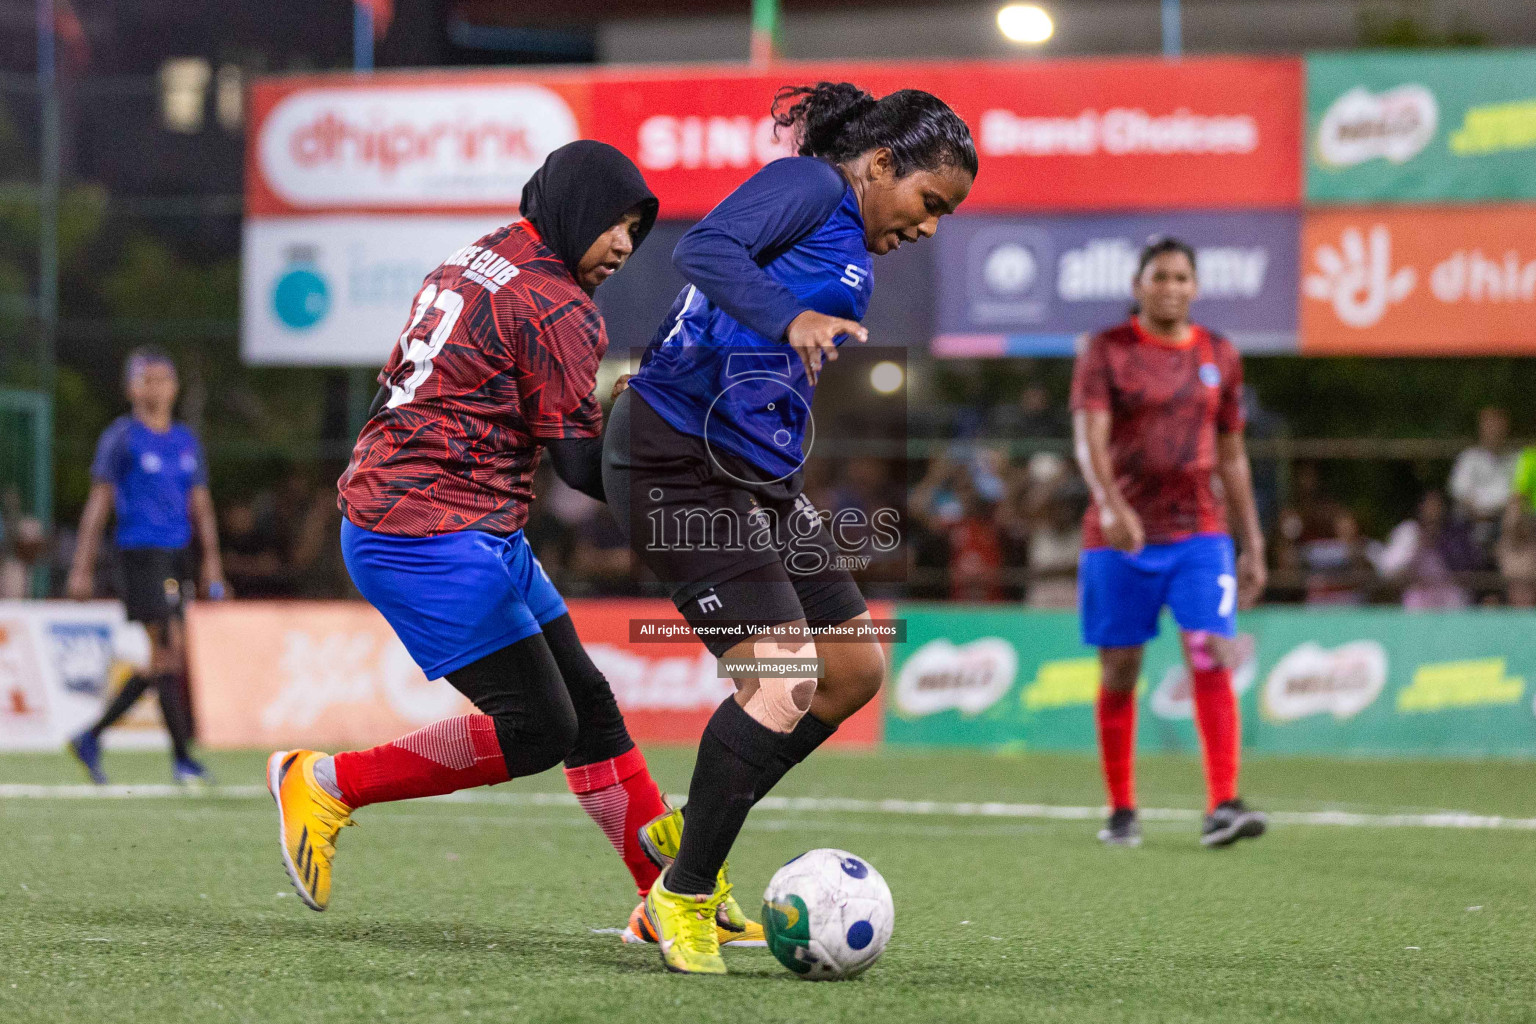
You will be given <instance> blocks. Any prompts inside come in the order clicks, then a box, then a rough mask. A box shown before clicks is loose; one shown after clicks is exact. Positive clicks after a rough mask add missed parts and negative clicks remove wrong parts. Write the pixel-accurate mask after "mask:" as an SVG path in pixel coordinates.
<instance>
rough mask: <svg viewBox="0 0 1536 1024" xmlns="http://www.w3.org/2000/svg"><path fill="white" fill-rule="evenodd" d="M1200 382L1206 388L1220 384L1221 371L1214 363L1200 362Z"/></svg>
mask: <svg viewBox="0 0 1536 1024" xmlns="http://www.w3.org/2000/svg"><path fill="white" fill-rule="evenodd" d="M1200 383H1202V384H1204V385H1205V386H1206V387H1208V388H1214V387H1220V386H1221V371H1220V370H1218V369H1217V368H1216V364H1215V363H1202V364H1201V366H1200Z"/></svg>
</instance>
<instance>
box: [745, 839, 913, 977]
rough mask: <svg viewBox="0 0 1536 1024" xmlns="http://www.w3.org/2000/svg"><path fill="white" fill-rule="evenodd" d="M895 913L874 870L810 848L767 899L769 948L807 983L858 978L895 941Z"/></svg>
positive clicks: (783, 871) (846, 856)
mask: <svg viewBox="0 0 1536 1024" xmlns="http://www.w3.org/2000/svg"><path fill="white" fill-rule="evenodd" d="M895 918H896V911H895V906H894V904H893V903H892V901H891V890H890V888H889V887H888V886H887V885H886V884H885V879H884V878H882V877H881V876H880V872H878V871H876V870H875V868H874V866H873V865H871V864H870V863H869V862H868V861H866V860H864V859H862V858H860V857H855V856H853V855H852V854H850V853H847V852H845V851H843V850H827V849H822V850H812V851H810V852H809V853H804V854H801V855H800V856H799V857H796V858H795V859H794V860H792V861H790V862H789V863H788V864H785V865H784V866H783V867H782V868H780V869H779V870H778V871H777V872H776V873H775V874H774V876H773V880H772V881H771V882H769V883H768V889H767V891H766V892H764V893H763V932H764V935H765V937H766V938H767V940H768V949H769V952H771V953H772V954H773V955H774V957H775V958H776V959H777V960H778V961H779V962H780V963H781V964H783V965H784V966H785V967H787V968H788V969H789V970H791V971H793V972H794V973H795V974H796V975H798V976H799V977H801V978H804V979H806V980H807V981H837V980H845V979H848V978H853V977H856V976H858V975H859V974H861V973H863V972H864V971H865V970H867V969H868V968H869V965H870V964H872V963H874V962H875V960H876V959H878V958H879V956H880V954H881V953H882V952H883V951H884V949H885V945H886V943H887V942H889V941H890V938H891V929H892V926H893V925H894V924H895Z"/></svg>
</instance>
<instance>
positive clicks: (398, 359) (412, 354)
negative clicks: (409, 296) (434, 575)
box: [338, 221, 608, 537]
mask: <svg viewBox="0 0 1536 1024" xmlns="http://www.w3.org/2000/svg"><path fill="white" fill-rule="evenodd" d="M607 350H608V335H607V333H606V331H605V330H604V328H603V319H602V316H601V314H599V313H598V310H597V306H596V305H595V304H594V303H593V302H592V299H591V297H590V296H589V295H587V293H586V292H584V291H582V289H581V287H580V285H578V284H577V283H576V280H575V279H574V278H573V277H572V276H571V274H570V272H569V271H568V270H567V269H566V267H565V264H564V263H562V262H561V261H560V258H559V257H558V256H556V255H555V253H554V252H553V251H552V250H550V249H549V247H548V246H546V245H545V244H544V242H543V240H542V239H541V238H540V237H539V233H538V231H537V229H535V228H534V227H533V225H531V224H529V223H528V222H527V221H519V222H518V223H516V224H511V225H508V226H507V227H503V228H498V229H497V230H495V231H492V232H491V233H490V234H488V235H486V236H485V237H484V238H482V239H480V240H479V241H477V242H476V243H475V244H474V245H469V246H465V247H464V248H463V249H460V250H459V251H458V252H456V253H454V254H453V255H452V256H450V257H448V259H447V260H445V261H444V262H443V264H442V266H440V267H438V268H437V269H436V270H434V271H433V272H432V273H430V274H428V275H427V278H426V281H425V282H424V283H423V284H422V287H421V291H420V292H418V293H417V295H416V301H415V303H414V304H413V306H412V309H411V317H410V321H409V323H407V324H406V327H405V331H404V332H403V333H402V334H401V335H400V340H399V343H398V344H397V345H396V346H395V348H394V351H393V352H392V353H391V354H390V357H389V362H387V363H386V364H385V365H384V369H383V370H382V371H381V372H380V374H379V383H380V384H382V385H385V386H386V387H388V388H389V392H390V394H389V400H388V402H387V403H386V404H385V405H384V407H383V408H381V409H379V411H378V412H376V413H375V414H374V415H373V416H372V417H371V418H370V419H369V420H368V423H367V424H366V425H365V426H364V427H363V431H362V434H361V435H360V436H359V437H358V439H357V446H356V447H355V448H354V449H353V450H352V461H351V462H350V463H349V464H348V465H347V470H346V472H345V473H343V474H342V475H341V479H340V481H338V487H339V489H340V491H341V498H340V501H339V504H340V506H341V510H342V512H343V513H344V514H345V515H346V517H347V518H348V519H350V520H351V521H352V522H353V523H355V524H356V525H358V526H361V527H363V528H365V529H368V530H374V531H377V532H379V533H388V534H394V535H397V536H405V537H423V536H430V535H433V534H440V533H453V532H455V531H458V530H469V529H474V530H483V531H485V532H488V533H498V534H510V533H513V532H515V531H517V530H519V529H521V528H522V526H523V523H524V522H526V521H527V519H528V504H529V502H530V501H532V500H533V488H532V481H533V473H534V470H535V469H537V468H538V464H539V442H540V440H543V439H551V438H562V437H596V436H597V435H598V434H600V433H601V432H602V409H601V407H600V406H599V405H598V403H597V395H596V393H595V388H596V380H597V365H598V363H599V361H600V360H601V359H602V358H603V353H604V352H606V351H607Z"/></svg>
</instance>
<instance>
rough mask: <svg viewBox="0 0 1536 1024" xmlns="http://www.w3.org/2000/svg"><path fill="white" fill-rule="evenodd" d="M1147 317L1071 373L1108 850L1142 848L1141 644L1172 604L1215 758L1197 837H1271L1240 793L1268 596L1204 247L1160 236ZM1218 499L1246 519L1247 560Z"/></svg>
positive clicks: (1232, 375)
mask: <svg viewBox="0 0 1536 1024" xmlns="http://www.w3.org/2000/svg"><path fill="white" fill-rule="evenodd" d="M1133 291H1134V294H1135V298H1136V311H1135V313H1134V314H1133V316H1132V317H1131V319H1130V320H1128V321H1127V322H1126V323H1123V324H1121V325H1120V326H1118V327H1113V328H1110V329H1109V330H1107V331H1104V332H1103V333H1101V334H1098V335H1095V336H1094V337H1093V338H1091V339H1090V340H1089V342H1088V345H1087V347H1086V348H1085V349H1084V350H1083V352H1082V353H1081V354H1080V355H1079V356H1078V359H1077V364H1076V366H1075V367H1074V371H1073V375H1072V426H1073V435H1074V440H1075V447H1076V452H1077V461H1078V464H1079V465H1080V466H1081V467H1082V471H1083V476H1084V478H1085V479H1086V480H1087V482H1088V487H1089V490H1090V491H1091V492H1092V495H1093V500H1092V502H1091V504H1090V505H1089V507H1088V512H1087V515H1086V516H1085V518H1084V522H1083V553H1082V556H1081V558H1080V562H1079V573H1078V575H1079V581H1080V582H1079V604H1080V610H1081V613H1082V627H1083V642H1084V643H1087V644H1091V645H1092V646H1095V647H1097V648H1098V649H1099V664H1100V667H1101V672H1102V676H1101V678H1102V684H1101V687H1100V691H1099V701H1098V727H1099V749H1100V753H1101V755H1102V757H1103V762H1104V779H1105V782H1106V784H1107V787H1108V790H1109V803H1110V817H1109V822H1108V823H1107V824H1106V825H1105V827H1104V829H1103V830H1102V831H1101V832H1100V833H1099V838H1100V839H1101V840H1103V841H1104V842H1106V843H1111V844H1116V845H1122V846H1136V845H1139V844H1140V843H1141V825H1140V823H1139V822H1138V821H1137V817H1136V795H1135V784H1134V780H1133V764H1134V756H1135V746H1136V680H1137V677H1138V676H1139V675H1140V672H1141V655H1142V647H1143V645H1145V644H1146V642H1147V641H1148V640H1150V639H1152V638H1153V637H1155V636H1156V635H1157V628H1158V627H1157V620H1158V616H1159V615H1160V614H1161V612H1162V609H1163V606H1164V605H1167V606H1168V608H1169V610H1170V611H1172V613H1173V617H1174V621H1175V622H1177V623H1178V625H1179V628H1180V630H1181V631H1182V639H1183V646H1184V655H1185V659H1186V660H1187V661H1188V664H1189V672H1190V677H1191V679H1192V681H1193V690H1194V704H1195V720H1196V724H1197V726H1198V729H1199V733H1200V740H1201V745H1202V747H1203V749H1204V753H1205V777H1206V789H1207V806H1206V817H1205V824H1204V828H1203V830H1202V833H1201V837H1200V841H1201V843H1202V844H1204V845H1206V846H1226V845H1228V844H1230V843H1233V842H1236V841H1237V840H1238V839H1243V838H1251V837H1256V836H1259V835H1262V834H1263V832H1264V829H1265V827H1266V824H1267V819H1266V818H1265V816H1264V815H1263V814H1261V813H1260V812H1258V811H1254V810H1250V809H1249V808H1247V807H1245V806H1244V805H1243V802H1242V800H1240V799H1239V798H1238V795H1237V772H1238V753H1239V744H1240V739H1241V737H1240V732H1239V722H1238V709H1237V699H1236V697H1235V696H1234V695H1233V693H1232V669H1233V668H1234V667H1235V665H1236V647H1235V644H1234V643H1233V639H1234V637H1235V636H1236V631H1237V619H1236V611H1237V608H1238V606H1239V605H1241V606H1242V607H1245V608H1246V607H1250V606H1251V605H1252V604H1253V602H1255V601H1256V600H1257V599H1258V597H1259V595H1260V594H1261V593H1262V592H1263V590H1264V584H1265V570H1264V536H1263V534H1262V532H1261V531H1260V529H1259V518H1258V513H1257V511H1256V509H1255V506H1254V501H1253V485H1252V482H1251V479H1250V475H1249V467H1248V452H1247V449H1246V448H1245V447H1244V445H1243V413H1242V407H1241V404H1240V396H1241V393H1242V384H1243V368H1242V363H1241V361H1240V360H1239V358H1238V355H1237V350H1236V349H1234V348H1233V347H1232V344H1231V343H1230V342H1229V341H1227V339H1225V338H1223V337H1222V336H1221V335H1219V334H1215V333H1213V332H1211V331H1208V330H1206V329H1205V328H1204V327H1201V326H1199V325H1198V324H1194V323H1191V322H1190V319H1189V306H1190V303H1191V302H1192V301H1194V298H1195V295H1196V292H1197V284H1196V278H1195V252H1194V250H1193V249H1191V248H1190V247H1189V246H1188V245H1186V244H1184V243H1183V242H1180V241H1178V240H1176V239H1171V238H1164V239H1160V240H1156V241H1154V242H1152V243H1150V244H1149V245H1148V246H1147V247H1146V248H1145V249H1144V250H1142V253H1141V259H1140V261H1139V263H1138V265H1137V270H1136V277H1135V279H1134V282H1133ZM1213 476H1219V477H1220V478H1221V485H1222V487H1221V493H1222V494H1223V495H1225V498H1226V504H1227V505H1228V506H1229V507H1230V508H1231V510H1232V514H1233V516H1234V518H1235V519H1236V521H1237V528H1238V531H1239V536H1240V537H1241V540H1242V554H1241V556H1239V557H1237V558H1236V564H1235V565H1234V552H1233V544H1232V538H1231V536H1230V535H1229V534H1228V532H1227V522H1226V515H1225V511H1224V509H1223V507H1222V502H1221V500H1220V499H1219V498H1218V496H1217V492H1216V490H1215V489H1214V487H1213V484H1212V477H1213Z"/></svg>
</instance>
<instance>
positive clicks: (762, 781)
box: [752, 714, 837, 803]
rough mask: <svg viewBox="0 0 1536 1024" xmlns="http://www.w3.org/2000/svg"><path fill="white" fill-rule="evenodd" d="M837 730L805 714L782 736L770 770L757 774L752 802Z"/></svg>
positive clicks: (813, 716) (766, 792)
mask: <svg viewBox="0 0 1536 1024" xmlns="http://www.w3.org/2000/svg"><path fill="white" fill-rule="evenodd" d="M834 732H837V726H835V725H828V724H827V723H826V722H823V721H822V720H821V719H819V718H817V717H816V716H815V715H812V714H806V716H805V717H804V718H802V719H800V722H799V724H797V725H796V726H795V729H794V731H793V732H791V733H790V734H789V735H788V736H785V737H784V738H783V741H782V742H781V743H780V744H779V750H778V754H779V756H778V760H777V761H776V762H775V764H774V770H773V771H772V772H766V771H765V772H764V773H763V774H762V775H760V776H758V780H757V789H756V790H754V791H753V795H752V802H753V803H756V802H757V801H759V800H761V799H762V798H763V797H765V796H767V795H768V791H769V790H771V789H772V788H773V787H774V786H777V785H778V784H779V780H780V779H782V778H783V777H784V776H785V775H786V774H787V773H788V772H789V770H790V769H791V768H793V767H794V766H795V765H797V764H799V763H800V762H801V761H804V760H805V759H806V758H808V757H810V756H811V752H812V751H814V750H815V749H816V748H817V747H819V746H821V745H822V744H823V743H825V742H827V740H828V739H830V738H831V736H832V734H833V733H834Z"/></svg>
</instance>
